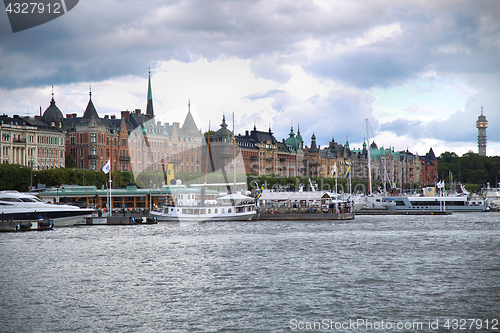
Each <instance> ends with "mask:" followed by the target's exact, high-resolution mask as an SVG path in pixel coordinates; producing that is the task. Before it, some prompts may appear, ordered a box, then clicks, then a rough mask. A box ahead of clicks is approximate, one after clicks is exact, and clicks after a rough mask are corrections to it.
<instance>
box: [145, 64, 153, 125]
mask: <svg viewBox="0 0 500 333" xmlns="http://www.w3.org/2000/svg"><path fill="white" fill-rule="evenodd" d="M148 74H149V78H148V106H147V107H146V116H149V118H150V119H151V118H154V112H153V91H152V90H151V70H149V71H148Z"/></svg>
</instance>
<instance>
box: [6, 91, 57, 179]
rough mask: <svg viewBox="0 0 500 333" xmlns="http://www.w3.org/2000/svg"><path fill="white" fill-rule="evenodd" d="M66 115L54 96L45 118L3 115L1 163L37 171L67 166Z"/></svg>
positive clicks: (44, 115)
mask: <svg viewBox="0 0 500 333" xmlns="http://www.w3.org/2000/svg"><path fill="white" fill-rule="evenodd" d="M63 124H64V122H63V116H62V113H61V111H60V110H59V108H58V107H57V106H56V102H55V100H54V94H52V99H51V101H50V105H49V107H48V108H47V109H46V110H45V112H44V113H43V115H42V112H41V108H40V115H39V116H35V117H20V116H18V115H14V116H13V117H9V116H7V115H2V116H0V132H1V134H0V135H1V140H0V143H1V149H0V160H1V161H2V163H11V164H21V165H23V166H27V167H30V168H32V169H35V170H43V169H53V168H63V167H65V141H64V138H65V136H64V129H63Z"/></svg>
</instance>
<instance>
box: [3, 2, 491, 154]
mask: <svg viewBox="0 0 500 333" xmlns="http://www.w3.org/2000/svg"><path fill="white" fill-rule="evenodd" d="M149 68H151V77H152V85H153V100H154V109H155V114H156V116H157V118H158V119H159V120H161V121H163V122H170V123H171V122H173V121H181V122H182V121H183V120H184V117H185V116H186V113H187V104H188V100H189V99H190V100H191V111H192V112H193V115H194V117H195V120H196V121H197V123H198V126H199V127H200V128H203V130H204V131H206V130H207V129H208V124H209V122H210V123H211V125H210V126H211V129H216V128H218V127H219V124H220V123H221V119H222V115H223V114H225V115H226V118H227V120H228V123H229V124H230V126H232V118H233V112H234V122H235V131H236V133H244V131H245V130H251V129H252V128H253V126H254V125H255V126H256V127H257V129H258V130H263V131H266V130H268V129H269V127H271V129H272V131H273V133H274V135H275V136H276V138H277V139H278V140H281V139H284V138H287V137H288V134H289V132H290V127H291V126H293V128H294V131H295V132H296V131H297V126H300V132H301V134H302V136H303V137H304V140H305V144H307V145H310V137H311V136H312V134H313V133H314V134H315V135H316V137H317V143H318V144H320V145H325V144H328V142H329V141H331V140H332V138H334V139H335V141H337V142H339V143H345V141H346V139H348V140H349V142H350V145H351V148H358V147H359V146H360V145H361V142H363V140H364V139H365V137H366V136H367V128H366V123H365V119H368V123H369V126H368V133H369V134H368V136H369V137H370V141H371V140H373V137H375V142H376V143H377V144H378V146H379V147H380V146H384V147H388V146H392V147H394V148H395V149H396V150H405V149H409V150H410V151H411V152H413V153H418V154H420V155H423V154H425V153H426V152H427V151H429V149H430V148H431V147H432V148H433V149H434V151H435V153H436V154H437V155H439V154H441V153H442V152H445V151H453V152H456V153H457V154H459V155H461V154H463V153H466V152H467V151H469V150H473V151H474V152H477V129H476V128H475V122H476V120H477V117H478V116H479V114H480V112H481V107H483V109H484V115H485V116H486V118H487V119H488V121H489V128H488V130H487V135H488V147H487V154H488V155H500V144H499V142H500V131H498V126H499V125H498V124H499V123H500V112H499V111H500V110H499V107H500V73H499V72H500V1H496V0H475V1H467V0H463V1H462V0H457V1H452V0H440V1H436V0H401V1H400V0H394V1H389V0H378V1H352V0H349V1H328V0H307V1H306V0H262V1H261V0H180V1H177V0H169V1H166V0H161V1H160V0H158V1H157V0H148V1H134V0H121V1H120V0H99V1H97V0H84V1H80V2H79V3H78V5H77V6H76V7H75V8H74V9H72V10H71V11H69V12H67V13H66V14H65V15H63V16H62V17H59V18H57V19H55V20H53V21H51V22H48V23H46V24H43V25H40V26H38V27H35V28H32V29H29V30H25V31H21V32H17V33H12V30H11V28H10V25H9V21H8V17H7V14H6V13H5V12H3V13H2V14H0V101H1V103H0V113H6V114H9V115H14V114H19V115H31V116H34V115H36V114H38V113H39V109H40V106H41V107H42V109H43V110H45V109H46V108H47V107H48V106H49V101H50V98H51V86H54V95H55V99H56V103H57V105H58V107H59V108H60V109H61V111H62V112H63V114H66V113H78V114H79V115H81V114H82V113H83V110H84V109H85V107H86V105H87V102H88V98H89V96H88V92H89V86H90V85H92V100H93V102H94V104H95V106H96V109H97V112H98V113H99V114H100V115H101V116H104V115H106V114H116V115H118V116H119V114H120V111H121V110H127V109H128V110H132V109H136V108H140V109H142V110H145V108H146V97H147V80H148V69H149Z"/></svg>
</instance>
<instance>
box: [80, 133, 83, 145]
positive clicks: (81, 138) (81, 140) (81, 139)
mask: <svg viewBox="0 0 500 333" xmlns="http://www.w3.org/2000/svg"><path fill="white" fill-rule="evenodd" d="M80 143H83V134H81V133H80Z"/></svg>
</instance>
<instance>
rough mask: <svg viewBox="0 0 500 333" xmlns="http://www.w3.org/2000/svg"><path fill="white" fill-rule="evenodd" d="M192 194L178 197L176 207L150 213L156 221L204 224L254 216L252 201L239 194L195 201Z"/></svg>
mask: <svg viewBox="0 0 500 333" xmlns="http://www.w3.org/2000/svg"><path fill="white" fill-rule="evenodd" d="M194 199H195V195H194V194H188V195H184V196H180V199H179V200H178V201H177V203H176V205H165V206H162V207H161V208H159V209H155V210H152V211H151V215H153V216H156V219H157V221H169V222H187V221H193V222H204V221H249V220H251V219H253V218H254V216H255V215H256V213H257V212H256V210H255V203H254V199H253V198H251V197H248V196H244V195H240V194H230V195H225V196H221V197H219V198H217V199H216V200H204V202H203V204H201V202H200V201H196V200H194Z"/></svg>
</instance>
